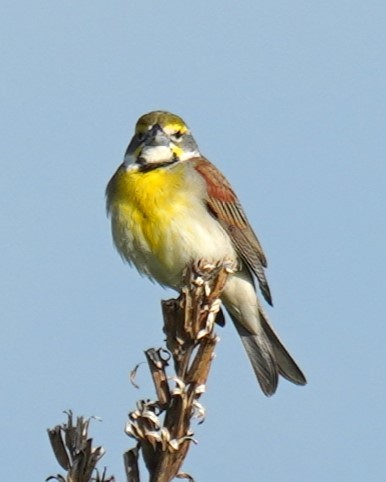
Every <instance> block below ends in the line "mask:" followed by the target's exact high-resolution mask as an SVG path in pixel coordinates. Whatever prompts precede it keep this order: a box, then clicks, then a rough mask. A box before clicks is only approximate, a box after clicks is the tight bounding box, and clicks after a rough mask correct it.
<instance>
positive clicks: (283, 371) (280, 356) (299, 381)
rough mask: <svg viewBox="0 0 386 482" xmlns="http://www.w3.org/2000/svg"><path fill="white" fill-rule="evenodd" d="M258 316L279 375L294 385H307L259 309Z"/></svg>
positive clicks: (301, 373)
mask: <svg viewBox="0 0 386 482" xmlns="http://www.w3.org/2000/svg"><path fill="white" fill-rule="evenodd" d="M259 315H260V322H261V325H262V327H263V330H264V332H265V334H266V335H267V338H268V340H269V341H270V344H271V346H272V348H273V353H274V356H275V359H276V363H277V366H278V369H279V373H280V375H282V376H283V377H284V378H286V379H287V380H289V381H290V382H292V383H295V384H296V385H305V384H306V383H307V380H306V377H305V376H304V374H303V372H302V371H301V370H300V368H299V367H298V365H297V363H296V362H295V360H294V359H293V358H292V356H291V355H290V354H289V353H288V351H287V350H286V348H285V347H284V345H283V343H282V342H281V341H280V339H279V337H278V336H277V334H276V333H275V331H274V329H273V328H272V326H271V324H270V323H269V321H268V318H267V316H266V315H265V313H264V312H263V310H262V309H261V308H260V309H259Z"/></svg>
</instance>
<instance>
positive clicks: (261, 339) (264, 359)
mask: <svg viewBox="0 0 386 482" xmlns="http://www.w3.org/2000/svg"><path fill="white" fill-rule="evenodd" d="M231 317H232V320H233V322H234V324H235V326H236V329H237V332H238V334H239V335H240V338H241V341H242V343H243V345H244V348H245V351H246V352H247V355H248V358H249V360H250V362H251V364H252V367H253V370H254V372H255V374H256V378H257V380H258V382H259V385H260V387H261V389H262V390H263V392H264V394H265V395H267V396H271V395H273V394H274V393H275V392H276V389H277V385H278V382H279V374H280V375H281V376H283V377H284V378H286V379H287V380H289V381H290V382H292V383H295V384H297V385H305V384H306V383H307V380H306V378H305V376H304V375H303V373H302V371H301V370H300V368H299V367H298V365H297V364H296V362H295V360H294V359H293V358H292V357H291V355H290V354H289V353H288V351H287V350H286V348H285V347H284V345H283V344H282V342H281V341H280V339H279V337H278V336H277V335H276V333H275V332H274V330H273V328H272V327H271V325H270V323H269V321H268V319H267V317H266V315H265V313H264V312H263V310H262V309H259V317H260V323H261V328H262V329H261V330H260V332H259V333H258V334H252V333H251V332H250V331H248V330H247V329H246V328H244V326H243V325H242V324H241V323H240V322H239V321H238V320H237V319H236V318H235V317H234V316H232V315H231Z"/></svg>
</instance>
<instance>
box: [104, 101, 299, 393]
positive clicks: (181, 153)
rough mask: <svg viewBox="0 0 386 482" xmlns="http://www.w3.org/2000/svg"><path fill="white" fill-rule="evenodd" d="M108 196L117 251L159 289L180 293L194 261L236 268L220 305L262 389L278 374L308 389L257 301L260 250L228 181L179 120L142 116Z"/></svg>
mask: <svg viewBox="0 0 386 482" xmlns="http://www.w3.org/2000/svg"><path fill="white" fill-rule="evenodd" d="M106 196H107V211H108V214H109V215H110V218H111V225H112V235H113V239H114V243H115V246H116V248H117V250H118V251H119V253H120V254H121V256H122V257H123V259H124V260H126V261H127V262H128V263H130V264H133V265H134V266H135V267H136V268H137V270H138V271H139V272H140V273H142V274H145V275H147V276H148V277H149V278H151V279H153V280H156V281H157V282H158V283H160V284H161V285H164V286H169V287H171V288H174V289H175V290H180V289H181V284H182V273H183V271H184V268H185V267H186V266H187V265H188V264H189V263H191V262H192V261H194V260H198V259H205V260H206V261H208V262H216V261H220V260H224V259H226V260H230V261H233V262H235V263H237V265H238V266H239V268H238V270H237V271H236V272H234V273H233V274H231V275H230V276H229V278H228V280H227V282H226V285H225V288H224V291H223V293H222V297H221V299H222V302H223V304H224V306H225V308H226V310H227V311H228V313H229V315H230V317H231V318H232V320H233V322H234V324H235V326H236V329H237V331H238V334H239V335H240V337H241V340H242V342H243V345H244V347H245V350H246V352H247V354H248V357H249V359H250V362H251V364H252V367H253V369H254V371H255V374H256V377H257V379H258V381H259V384H260V386H261V389H262V390H263V392H264V393H265V394H266V395H272V394H273V393H274V392H275V390H276V388H277V384H278V379H279V375H281V376H283V377H284V378H286V379H287V380H289V381H291V382H293V383H296V384H298V385H304V384H305V383H306V379H305V377H304V375H303V373H302V371H301V370H300V368H299V367H298V365H297V364H296V362H295V361H294V359H293V358H292V357H291V355H290V354H289V353H288V351H287V350H286V349H285V347H284V346H283V344H282V342H281V341H280V340H279V338H278V336H277V335H276V333H275V332H274V330H273V328H272V326H271V325H270V323H269V321H268V319H267V316H266V315H265V313H264V312H263V310H262V308H261V305H260V302H259V300H258V298H257V295H256V290H255V284H254V278H256V280H257V283H258V285H259V287H260V290H261V293H262V295H263V297H264V298H265V300H266V301H267V302H268V303H269V304H272V300H271V294H270V290H269V286H268V283H267V279H266V277H265V274H264V268H266V266H267V261H266V257H265V255H264V252H263V249H262V247H261V245H260V243H259V241H258V239H257V237H256V235H255V233H254V232H253V230H252V227H251V226H250V224H249V222H248V219H247V217H246V215H245V212H244V210H243V208H242V207H241V204H240V201H239V200H238V198H237V196H236V194H235V192H234V191H233V189H232V188H231V186H230V184H229V182H228V181H227V180H226V179H225V177H224V176H223V175H222V174H221V172H220V171H219V170H218V169H217V168H216V167H215V166H214V165H213V164H211V163H210V162H209V161H208V160H207V159H206V158H205V157H204V156H203V155H202V154H201V153H200V150H199V148H198V146H197V144H196V141H195V140H194V138H193V136H192V134H191V132H190V130H189V128H188V126H187V125H186V124H185V122H184V121H183V120H182V119H181V118H180V117H179V116H177V115H175V114H171V113H170V112H164V111H155V112H150V113H149V114H145V115H143V116H142V117H140V119H139V120H138V122H137V125H136V128H135V133H134V136H133V138H132V140H131V142H130V144H129V146H128V148H127V150H126V153H125V156H124V160H123V163H122V164H121V166H120V167H119V168H118V170H117V171H116V173H115V174H114V176H113V177H112V179H111V180H110V182H109V184H108V186H107V190H106Z"/></svg>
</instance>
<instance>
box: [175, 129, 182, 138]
mask: <svg viewBox="0 0 386 482" xmlns="http://www.w3.org/2000/svg"><path fill="white" fill-rule="evenodd" d="M174 137H175V138H176V139H177V140H178V139H181V137H182V132H181V131H177V132H175V134H174Z"/></svg>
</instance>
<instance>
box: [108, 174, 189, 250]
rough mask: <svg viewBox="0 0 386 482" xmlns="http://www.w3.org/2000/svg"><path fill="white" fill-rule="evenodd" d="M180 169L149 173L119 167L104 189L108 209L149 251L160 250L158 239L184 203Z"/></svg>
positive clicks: (163, 238)
mask: <svg viewBox="0 0 386 482" xmlns="http://www.w3.org/2000/svg"><path fill="white" fill-rule="evenodd" d="M188 201H189V198H188V197H187V193H186V191H185V189H184V175H183V171H182V169H178V168H176V169H173V170H172V171H171V170H167V169H154V170H152V171H149V172H140V171H130V170H126V169H124V168H120V169H119V170H118V171H117V173H116V174H115V176H114V177H113V179H112V180H111V182H110V184H109V187H108V203H109V209H110V210H113V211H114V210H117V211H119V218H120V219H121V222H122V223H123V224H124V225H125V226H126V228H128V229H130V230H131V231H132V233H133V235H134V237H135V238H138V239H142V238H144V239H143V240H144V241H145V242H146V243H147V244H148V246H149V248H150V250H151V251H153V252H158V251H159V250H160V249H162V248H163V246H162V243H163V242H164V241H165V236H162V233H164V232H165V231H166V230H167V229H168V226H169V225H170V223H171V222H172V221H173V219H174V217H175V216H176V215H177V213H178V212H179V211H181V210H182V209H183V208H184V207H186V205H187V204H188Z"/></svg>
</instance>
